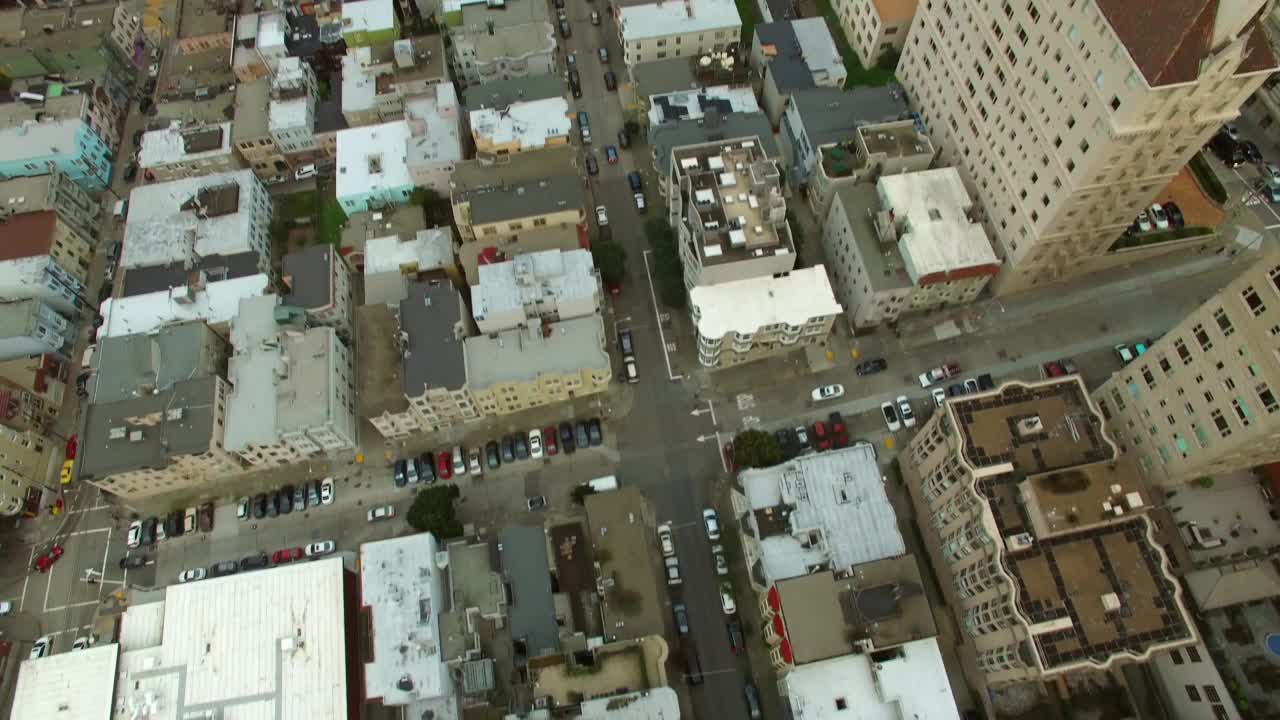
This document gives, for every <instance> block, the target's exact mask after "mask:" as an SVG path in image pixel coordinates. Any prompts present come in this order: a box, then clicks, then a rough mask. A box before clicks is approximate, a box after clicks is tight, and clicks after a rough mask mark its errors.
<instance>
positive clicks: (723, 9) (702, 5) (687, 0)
mask: <svg viewBox="0 0 1280 720" xmlns="http://www.w3.org/2000/svg"><path fill="white" fill-rule="evenodd" d="M614 18H615V19H616V21H617V25H618V43H619V44H620V45H621V46H622V56H623V61H624V62H626V64H627V68H628V70H630V69H631V68H634V67H635V66H636V65H640V64H642V63H646V62H654V61H657V60H664V59H666V58H668V57H689V56H693V57H696V56H699V55H706V54H707V53H718V52H721V51H722V50H724V49H725V48H726V47H727V46H729V45H731V44H734V43H737V42H739V41H740V40H741V39H742V38H741V36H742V18H741V17H739V15H738V6H737V5H735V4H734V2H733V0H683V1H682V2H663V1H662V0H622V1H621V2H618V3H617V4H616V5H615V6H614Z"/></svg>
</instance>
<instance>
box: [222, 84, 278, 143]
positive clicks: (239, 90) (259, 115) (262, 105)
mask: <svg viewBox="0 0 1280 720" xmlns="http://www.w3.org/2000/svg"><path fill="white" fill-rule="evenodd" d="M270 102H271V79H270V78H265V77H264V78H258V79H257V80H251V81H249V82H242V83H239V84H237V85H236V99H235V116H234V118H233V120H232V123H231V144H232V145H235V144H236V143H240V142H244V141H245V140H260V139H266V138H268V137H270V136H271V133H270V132H269V131H268V130H267V107H268V103H270Z"/></svg>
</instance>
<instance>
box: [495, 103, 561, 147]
mask: <svg viewBox="0 0 1280 720" xmlns="http://www.w3.org/2000/svg"><path fill="white" fill-rule="evenodd" d="M470 117H471V136H472V138H474V140H475V141H476V143H477V144H489V145H499V146H515V147H516V148H519V149H531V150H536V149H539V148H543V147H546V145H547V142H548V141H550V140H553V139H555V138H567V137H568V136H569V131H570V130H571V129H572V122H571V121H570V120H569V102H568V101H567V100H565V99H564V98H563V97H553V98H546V99H543V100H530V101H527V102H514V103H511V104H510V105H508V106H506V107H505V108H502V109H495V108H482V109H479V110H472V111H471V113H470Z"/></svg>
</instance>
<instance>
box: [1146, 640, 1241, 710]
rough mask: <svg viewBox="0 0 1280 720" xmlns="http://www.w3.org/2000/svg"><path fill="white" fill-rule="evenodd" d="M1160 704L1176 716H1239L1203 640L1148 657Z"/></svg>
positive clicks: (1230, 694)
mask: <svg viewBox="0 0 1280 720" xmlns="http://www.w3.org/2000/svg"><path fill="white" fill-rule="evenodd" d="M1151 670H1152V675H1154V676H1155V679H1156V685H1157V686H1158V687H1159V690H1160V697H1161V699H1162V700H1163V705H1164V707H1165V708H1166V709H1167V710H1168V711H1169V713H1170V714H1171V715H1172V716H1173V717H1176V718H1179V720H1183V719H1185V720H1219V719H1224V720H1240V711H1239V710H1238V709H1237V708H1236V703H1235V700H1234V699H1233V698H1232V692H1231V691H1230V690H1229V689H1228V688H1227V684H1226V683H1225V682H1223V680H1222V675H1221V674H1220V673H1219V672H1218V668H1216V667H1214V664H1213V657H1212V656H1211V655H1210V654H1209V648H1207V647H1205V646H1204V643H1196V644H1195V645H1188V646H1187V647H1184V648H1180V649H1175V650H1170V651H1169V652H1167V653H1161V654H1159V655H1156V656H1155V657H1154V658H1153V659H1152V660H1151Z"/></svg>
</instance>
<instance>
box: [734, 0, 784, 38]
mask: <svg viewBox="0 0 1280 720" xmlns="http://www.w3.org/2000/svg"><path fill="white" fill-rule="evenodd" d="M734 4H735V5H737V6H738V17H739V18H740V19H741V20H742V47H747V48H749V47H751V40H752V39H753V38H755V36H756V23H758V22H760V16H759V14H758V13H759V12H760V8H758V7H756V4H755V0H734ZM777 19H779V20H781V19H782V18H777Z"/></svg>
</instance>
